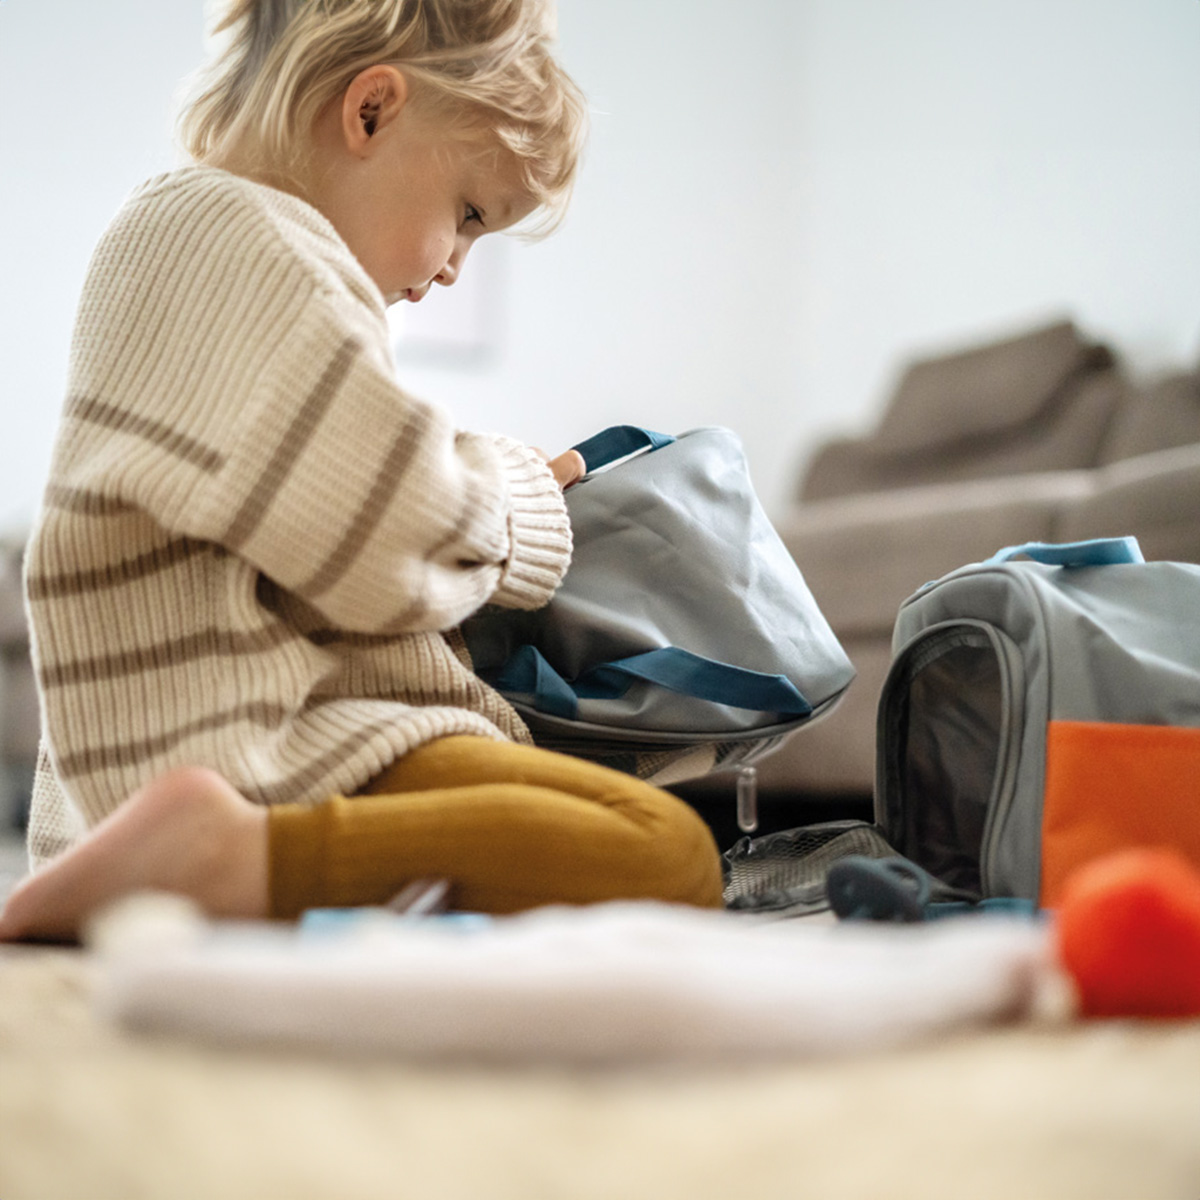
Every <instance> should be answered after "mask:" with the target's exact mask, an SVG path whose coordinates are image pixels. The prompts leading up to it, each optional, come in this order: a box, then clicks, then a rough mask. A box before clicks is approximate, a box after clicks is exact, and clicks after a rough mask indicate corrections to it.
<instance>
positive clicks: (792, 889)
mask: <svg viewBox="0 0 1200 1200" xmlns="http://www.w3.org/2000/svg"><path fill="white" fill-rule="evenodd" d="M895 853H896V851H895V850H894V849H893V848H892V847H891V845H889V844H888V842H887V839H886V838H884V836H883V834H882V833H880V832H879V830H878V829H877V828H876V827H875V826H874V825H869V824H868V823H867V822H865V821H850V820H847V821H825V822H822V823H820V824H817V825H802V826H800V827H799V828H797V829H787V830H783V831H782V832H780V833H768V834H766V835H765V836H763V837H759V838H748V837H744V838H742V839H741V840H740V841H739V842H737V843H736V844H735V845H734V846H733V847H731V848H730V849H729V850H727V851H726V852H725V854H724V856H723V859H724V862H723V866H724V872H725V907H726V908H729V909H735V910H740V911H750V912H770V913H775V914H778V915H787V916H804V915H806V914H808V913H816V912H823V911H824V910H826V909H827V908H828V907H829V901H828V898H827V897H826V893H825V877H826V876H827V875H828V873H829V868H830V867H831V866H833V864H834V863H835V862H837V861H838V860H839V859H841V858H845V856H846V855H848V854H865V855H867V856H868V857H870V858H891V857H894V856H895Z"/></svg>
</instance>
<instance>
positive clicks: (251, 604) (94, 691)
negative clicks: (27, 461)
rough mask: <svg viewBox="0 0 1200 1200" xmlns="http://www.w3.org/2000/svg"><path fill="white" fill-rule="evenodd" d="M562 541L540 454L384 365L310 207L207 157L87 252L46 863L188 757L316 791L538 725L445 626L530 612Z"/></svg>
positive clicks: (62, 486) (50, 569)
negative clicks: (495, 612) (447, 409)
mask: <svg viewBox="0 0 1200 1200" xmlns="http://www.w3.org/2000/svg"><path fill="white" fill-rule="evenodd" d="M570 549H571V534H570V526H569V523H568V520H567V515H566V509H565V506H564V503H563V499H562V496H561V494H560V492H559V489H558V487H557V486H556V484H555V482H554V479H553V477H552V476H551V473H550V471H549V469H548V468H547V467H546V466H545V464H544V463H543V462H542V461H541V460H540V458H539V457H538V456H537V455H536V454H535V453H534V452H533V451H531V450H530V449H528V448H526V447H524V446H522V445H520V444H519V443H517V442H515V441H512V440H509V439H505V438H499V437H492V436H482V435H473V434H466V433H461V432H459V431H457V430H456V429H455V428H454V426H453V425H452V424H451V423H450V421H449V420H448V419H447V417H446V416H445V415H444V414H443V413H441V412H440V411H439V410H438V409H436V408H434V407H432V406H430V405H428V404H425V403H422V402H420V401H418V400H415V399H413V398H412V397H411V396H408V395H406V394H405V393H404V392H403V391H401V390H400V388H399V387H398V386H397V384H396V381H395V373H394V363H393V360H392V354H391V349H390V340H389V335H388V327H387V323H386V320H385V314H384V304H383V300H382V297H381V295H380V293H379V291H378V289H377V288H376V287H375V285H374V283H373V282H372V281H371V280H370V278H369V277H368V276H367V275H366V274H365V273H364V271H363V270H362V268H361V267H360V266H359V264H358V262H357V261H356V260H355V258H354V257H353V256H352V255H351V253H350V252H349V250H348V249H347V247H346V245H345V243H344V242H342V240H341V239H340V238H339V236H338V234H337V233H336V232H335V230H334V229H333V227H332V226H331V225H330V224H329V223H328V222H327V221H326V220H325V219H324V217H322V216H321V215H320V213H318V212H317V211H316V210H315V209H313V208H311V207H310V206H308V205H307V204H305V203H304V202H302V201H301V200H298V199H297V198H295V197H293V196H290V195H287V194H285V193H283V192H279V191H275V190H273V189H271V188H266V187H263V186H260V185H258V184H254V183H251V182H249V181H247V180H244V179H241V178H239V177H237V176H234V175H230V174H228V173H226V172H223V171H219V170H216V169H213V168H210V167H188V168H185V169H183V170H180V171H176V172H173V173H171V174H169V175H165V176H162V177H161V178H158V179H155V180H152V181H151V182H150V183H148V184H146V185H145V186H144V187H142V188H141V189H140V190H139V191H137V192H136V193H134V195H133V196H132V197H131V198H130V200H129V201H128V202H127V204H126V205H125V206H124V208H123V209H122V210H121V212H120V213H119V214H118V216H117V218H116V220H115V221H114V223H113V224H112V226H111V227H110V229H109V230H108V232H107V233H106V235H105V236H104V238H103V240H102V241H101V243H100V245H99V247H98V248H97V250H96V253H95V256H94V258H93V261H92V264H91V268H90V271H89V274H88V278H87V281H86V283H85V286H84V290H83V296H82V299H81V304H80V310H79V315H78V321H77V325H76V330H75V339H74V344H73V349H72V356H71V372H70V386H69V396H68V399H67V403H66V408H65V410H64V414H63V420H62V427H61V430H60V433H59V437H58V442H57V446H56V448H55V453H54V458H53V463H52V467H51V474H50V481H49V485H48V487H47V490H46V494H45V500H44V504H43V508H42V512H41V516H40V519H39V522H38V525H37V527H36V529H35V531H34V535H33V538H32V541H31V544H30V548H29V553H28V556H27V561H26V590H27V596H28V604H29V612H30V619H31V626H32V634H33V652H34V665H35V669H36V672H37V678H38V684H39V691H40V696H41V706H42V723H43V730H44V751H45V754H44V756H43V763H42V771H41V775H40V778H39V782H38V785H37V786H36V787H35V795H34V812H33V815H32V820H31V827H30V850H31V855H32V857H33V859H34V861H35V863H37V862H41V861H44V860H45V859H46V858H47V857H50V856H51V855H53V854H55V853H57V852H59V851H60V850H62V849H63V848H64V847H65V846H66V845H67V844H69V843H70V841H71V840H72V838H74V837H75V836H78V834H79V832H80V831H81V830H82V829H83V828H85V827H88V826H90V825H92V824H94V823H95V822H96V821H98V820H99V819H100V818H102V817H103V816H104V815H105V814H106V813H108V812H111V811H112V810H113V809H114V808H115V807H116V806H117V805H118V804H119V803H120V802H121V801H122V800H123V799H124V798H125V797H126V796H128V795H129V793H130V792H132V791H133V790H134V789H135V788H137V787H138V786H139V785H140V784H142V783H144V782H145V781H146V780H148V779H150V778H151V777H152V776H154V775H155V774H157V773H159V772H161V771H162V770H164V769H165V768H168V767H171V766H174V765H179V764H185V763H190V764H201V765H205V766H209V767H212V768H214V769H216V770H217V771H219V772H220V773H221V774H222V775H224V776H225V777H226V778H227V779H229V780H230V781H231V782H232V783H233V784H234V786H236V787H237V788H238V789H239V790H240V791H241V792H242V793H243V794H245V795H246V796H248V797H250V798H251V799H253V800H255V801H257V802H260V803H263V804H274V803H280V802H285V801H301V802H308V801H317V800H320V799H321V798H323V797H324V796H326V795H328V794H329V793H331V792H350V791H353V790H355V789H357V788H359V787H361V786H362V785H363V784H364V783H366V782H367V781H368V780H369V779H370V778H371V777H373V776H374V775H376V774H378V773H379V772H380V771H381V770H383V769H384V768H385V767H386V766H387V765H388V764H389V763H390V762H392V761H393V760H394V759H395V758H397V757H398V756H400V755H402V754H404V753H405V752H407V751H408V750H409V749H411V748H413V747H415V746H417V745H420V744H421V743H424V742H427V741H429V740H431V739H433V738H438V737H443V736H446V735H448V734H456V733H468V734H478V735H481V736H484V737H492V738H509V739H515V740H520V741H528V740H529V735H528V733H527V731H526V730H525V727H524V726H523V725H522V723H521V721H520V719H519V718H518V717H517V715H516V713H515V712H514V711H513V710H512V709H511V708H510V707H509V706H508V705H507V704H506V703H505V702H504V701H503V700H502V699H501V698H500V697H499V696H498V695H497V694H496V693H495V692H493V691H492V690H491V689H490V688H488V687H487V686H485V685H484V684H483V683H482V682H481V681H480V680H479V679H478V678H477V677H476V676H475V675H474V673H473V672H472V671H471V669H470V664H469V659H468V657H467V655H466V651H465V648H464V647H463V645H462V641H461V639H460V638H459V637H458V635H457V633H456V632H455V627H456V626H457V624H458V623H459V622H460V621H461V620H462V619H463V618H464V617H466V616H467V615H468V614H470V613H471V612H473V611H475V610H476V609H477V608H479V607H480V606H481V605H483V604H484V603H488V602H490V603H494V604H499V605H504V606H509V607H513V608H537V607H540V606H541V605H543V604H545V603H546V602H547V601H548V600H549V598H550V596H551V595H552V594H553V592H554V590H555V588H556V587H557V586H558V583H559V582H560V580H561V578H562V576H563V574H564V573H565V571H566V567H567V563H568V560H569V557H570Z"/></svg>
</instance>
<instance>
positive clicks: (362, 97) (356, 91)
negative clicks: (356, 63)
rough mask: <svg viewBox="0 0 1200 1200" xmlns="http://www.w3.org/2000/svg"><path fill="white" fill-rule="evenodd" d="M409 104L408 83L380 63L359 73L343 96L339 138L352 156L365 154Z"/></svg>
mask: <svg viewBox="0 0 1200 1200" xmlns="http://www.w3.org/2000/svg"><path fill="white" fill-rule="evenodd" d="M407 103H408V80H406V79H405V78H404V76H403V75H402V74H401V73H400V72H399V71H397V70H396V68H395V67H389V66H385V65H383V64H382V63H380V64H376V65H375V66H373V67H367V69H366V70H365V71H360V72H359V73H358V74H357V75H356V76H355V77H354V78H353V79H352V80H351V81H350V86H349V87H347V88H346V91H345V93H344V95H343V96H342V137H343V138H344V139H345V142H346V148H347V149H348V150H350V151H351V153H354V154H361V153H364V152H367V151H368V150H369V148H370V147H371V146H372V144H373V140H374V139H375V138H376V136H377V135H378V134H379V132H380V131H381V130H383V129H384V128H386V127H387V126H388V125H390V124H391V122H392V121H394V120H395V119H396V117H398V116H399V115H400V113H401V112H402V111H403V110H404V106H405V105H406V104H407Z"/></svg>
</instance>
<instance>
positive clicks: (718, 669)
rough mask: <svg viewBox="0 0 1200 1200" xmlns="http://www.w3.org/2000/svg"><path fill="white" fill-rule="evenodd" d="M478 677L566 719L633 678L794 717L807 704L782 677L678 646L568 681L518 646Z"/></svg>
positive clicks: (618, 692)
mask: <svg viewBox="0 0 1200 1200" xmlns="http://www.w3.org/2000/svg"><path fill="white" fill-rule="evenodd" d="M483 678H484V679H485V680H486V682H488V683H490V684H491V685H492V687H494V688H496V689H497V690H498V691H501V692H516V693H519V694H521V695H527V696H532V697H533V705H534V708H536V709H537V710H538V712H544V713H549V714H551V715H552V716H556V717H565V718H566V719H567V720H570V721H573V720H576V719H577V717H578V711H579V707H578V702H579V701H580V700H616V699H619V698H620V697H621V696H623V695H624V694H625V693H626V692H627V691H628V690H629V686H630V684H631V683H632V682H633V680H634V679H642V680H645V681H646V682H648V683H656V684H658V685H659V686H660V687H664V688H666V689H667V690H668V691H671V692H675V693H677V694H678V695H681V696H692V697H694V698H696V699H698V700H709V701H711V702H712V703H714V704H727V705H729V706H730V707H731V708H747V709H750V710H751V711H753V712H775V713H780V714H781V715H783V716H797V717H807V716H809V715H810V714H811V713H812V705H811V704H810V703H809V702H808V701H807V700H806V699H805V698H804V696H803V695H802V693H801V692H800V690H799V688H797V687H796V685H795V684H794V683H792V681H791V680H790V679H788V678H787V677H786V676H784V675H767V674H765V673H764V672H761V671H751V670H749V669H748V668H746V667H734V666H731V665H730V664H729V663H723V662H718V661H717V660H716V659H713V658H704V657H702V656H701V655H699V654H692V653H691V652H690V651H688V650H681V649H680V648H679V647H678V646H665V647H663V648H661V649H658V650H647V651H646V652H645V653H643V654H634V655H631V656H630V657H628V658H620V659H615V660H614V661H612V662H607V663H599V664H598V665H597V666H594V667H590V668H589V669H588V670H586V671H584V672H583V674H582V675H580V676H579V678H578V679H576V680H575V682H574V683H568V682H567V680H565V679H564V678H563V677H562V676H561V675H560V674H559V673H558V672H557V671H556V670H555V669H554V668H553V667H552V666H551V665H550V664H549V663H548V662H547V661H546V659H545V658H544V657H543V656H542V653H541V651H539V650H538V649H537V648H536V647H534V646H519V647H518V648H517V649H516V650H514V651H513V653H512V655H511V656H510V657H509V659H508V661H507V662H506V663H505V664H504V665H503V666H502V667H501V668H500V669H499V670H496V671H488V672H486V673H484V674H483Z"/></svg>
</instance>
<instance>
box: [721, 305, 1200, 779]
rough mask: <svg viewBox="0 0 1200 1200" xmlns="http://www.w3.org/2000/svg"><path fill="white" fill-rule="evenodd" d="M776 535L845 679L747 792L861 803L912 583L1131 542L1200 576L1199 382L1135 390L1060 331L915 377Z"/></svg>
mask: <svg viewBox="0 0 1200 1200" xmlns="http://www.w3.org/2000/svg"><path fill="white" fill-rule="evenodd" d="M778 525H779V529H780V533H781V534H782V536H783V539H784V541H785V542H786V544H787V546H788V547H789V549H790V550H791V551H792V553H793V554H794V555H795V557H796V560H797V562H798V563H799V564H800V568H801V570H802V571H803V572H804V575H805V578H806V580H807V581H808V583H809V585H810V587H811V588H812V591H813V594H814V595H815V597H816V599H817V601H818V603H819V604H820V605H821V607H822V609H823V611H824V612H825V614H826V616H827V617H828V618H829V620H830V623H831V624H832V626H833V628H834V630H835V632H836V633H837V634H838V636H839V638H840V639H841V641H842V643H843V645H844V646H845V648H846V650H847V652H848V653H849V655H850V657H851V659H852V660H853V662H854V664H855V666H856V667H857V669H858V678H857V679H856V680H855V682H854V684H853V685H852V686H851V688H850V690H849V692H848V694H847V695H846V697H845V699H844V700H843V702H842V704H841V705H840V706H839V708H838V709H837V710H835V711H834V713H833V714H831V715H830V716H829V717H828V718H826V719H825V720H824V721H822V722H821V723H819V724H817V725H814V726H813V727H812V728H810V729H806V730H803V731H801V732H800V733H799V734H797V735H796V736H795V737H793V738H792V739H791V741H790V742H788V743H787V744H786V745H785V746H784V748H783V749H782V750H780V751H779V752H778V753H777V754H776V755H774V756H773V757H772V758H770V759H768V760H766V761H765V762H763V763H762V764H761V765H760V766H759V779H760V783H761V785H762V787H763V789H764V791H767V792H777V793H787V794H789V795H809V796H812V795H827V796H828V795H858V796H864V795H867V794H869V793H870V792H871V790H872V784H873V778H874V757H875V709H876V704H877V701H878V698H879V693H880V690H881V688H882V686H883V682H884V678H885V675H886V672H887V669H888V666H889V663H890V660H891V634H892V626H893V622H894V620H895V616H896V611H897V609H898V607H899V605H900V603H901V602H902V601H903V600H904V599H905V597H907V596H908V595H910V594H911V593H912V592H913V591H915V590H916V589H917V588H918V587H920V585H921V584H923V583H925V582H926V581H927V580H930V579H935V578H937V577H938V576H940V575H943V574H945V573H946V572H947V571H950V570H952V569H954V568H955V567H958V566H961V565H963V564H964V563H969V562H975V561H978V560H979V559H982V558H986V557H987V556H988V555H990V554H991V553H993V552H994V551H996V550H998V549H1000V548H1001V547H1002V546H1007V545H1012V544H1015V543H1020V542H1025V541H1034V540H1038V541H1074V540H1077V539H1082V538H1090V537H1102V536H1112V535H1125V534H1134V535H1136V536H1137V537H1138V538H1139V539H1140V541H1141V545H1142V549H1143V552H1144V553H1145V555H1146V557H1147V558H1159V559H1176V560H1181V561H1188V562H1200V372H1192V373H1176V374H1172V375H1170V376H1167V377H1163V378H1159V379H1157V380H1155V381H1152V382H1150V383H1140V384H1135V383H1133V382H1131V380H1130V379H1129V378H1128V377H1127V375H1126V373H1125V372H1124V371H1123V370H1122V369H1121V367H1120V366H1119V364H1118V363H1117V361H1116V359H1115V357H1114V355H1113V354H1112V353H1111V352H1110V351H1109V350H1108V349H1106V348H1105V347H1103V346H1100V345H1097V344H1095V343H1094V342H1091V341H1089V340H1088V339H1086V338H1085V337H1083V336H1082V335H1081V334H1080V333H1079V332H1078V331H1077V330H1076V329H1075V327H1074V326H1073V325H1072V324H1071V323H1069V322H1066V321H1063V322H1059V323H1056V324H1052V325H1048V326H1046V327H1044V328H1039V329H1035V330H1033V331H1031V332H1029V333H1027V334H1024V335H1022V336H1019V337H1015V338H1010V339H1008V340H1005V341H1002V342H996V343H994V344H990V345H985V346H980V347H977V348H975V349H972V350H969V351H966V352H963V353H958V354H954V355H949V356H944V357H939V358H935V359H929V360H925V361H919V362H916V363H914V364H913V365H912V366H911V367H910V368H909V369H908V370H907V371H906V372H905V373H904V375H903V377H902V378H901V380H900V382H899V385H898V387H897V389H896V391H895V394H894V396H893V397H892V399H891V402H890V404H889V405H888V407H887V409H886V411H885V413H884V414H883V417H882V420H881V421H880V423H879V426H878V428H877V429H876V431H875V432H874V433H873V434H872V435H871V436H869V437H864V438H859V439H844V440H839V441H835V442H831V443H829V444H827V445H824V446H822V447H821V448H820V449H819V450H818V451H817V453H816V454H815V456H814V457H813V458H812V459H811V461H810V463H809V465H808V467H807V470H806V472H805V473H804V475H803V478H802V479H801V481H800V485H799V489H798V492H797V495H796V498H795V502H794V504H792V505H791V507H790V508H788V509H787V511H785V512H783V513H781V514H779V516H778ZM711 786H714V787H721V786H723V787H725V788H726V789H727V788H728V786H729V784H728V780H725V781H722V780H720V779H716V780H714V781H713V782H712V785H711Z"/></svg>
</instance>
